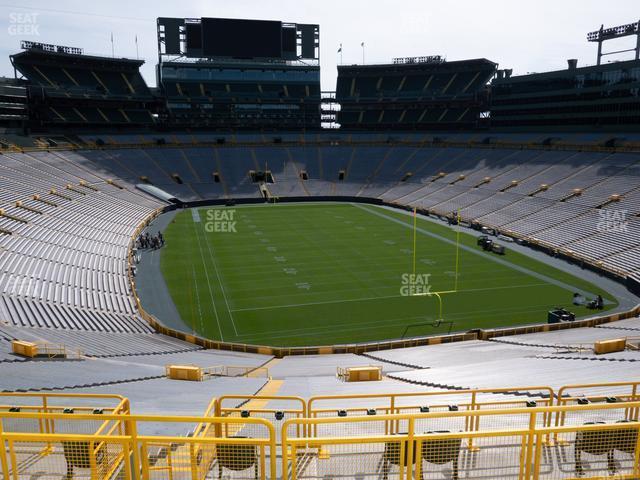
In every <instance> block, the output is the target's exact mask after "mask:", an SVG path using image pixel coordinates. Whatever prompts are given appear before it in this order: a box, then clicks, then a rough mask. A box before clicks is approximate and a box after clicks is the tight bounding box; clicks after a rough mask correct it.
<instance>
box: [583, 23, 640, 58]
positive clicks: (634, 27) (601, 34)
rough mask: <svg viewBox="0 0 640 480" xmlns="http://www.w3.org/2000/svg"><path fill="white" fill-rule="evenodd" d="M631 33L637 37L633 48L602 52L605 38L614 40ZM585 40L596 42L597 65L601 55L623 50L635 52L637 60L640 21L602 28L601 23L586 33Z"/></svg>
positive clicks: (639, 47)
mask: <svg viewBox="0 0 640 480" xmlns="http://www.w3.org/2000/svg"><path fill="white" fill-rule="evenodd" d="M631 35H635V36H636V37H637V39H636V46H635V48H628V49H626V50H617V51H615V52H607V53H602V44H603V43H604V42H606V41H607V40H614V39H616V38H622V37H628V36H631ZM587 41H589V42H596V43H597V44H598V65H600V64H601V63H602V57H604V56H605V55H615V54H618V53H625V52H635V54H636V60H638V59H640V21H638V22H636V23H629V24H627V25H620V26H618V27H611V28H604V25H601V26H600V30H597V31H595V32H591V33H589V34H587Z"/></svg>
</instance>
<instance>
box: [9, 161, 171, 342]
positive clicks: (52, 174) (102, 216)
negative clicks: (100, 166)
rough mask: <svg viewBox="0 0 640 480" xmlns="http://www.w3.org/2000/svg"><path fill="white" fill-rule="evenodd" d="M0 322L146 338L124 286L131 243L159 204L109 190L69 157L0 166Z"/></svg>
mask: <svg viewBox="0 0 640 480" xmlns="http://www.w3.org/2000/svg"><path fill="white" fill-rule="evenodd" d="M0 160H1V161H0V179H2V181H3V182H2V183H3V188H2V191H1V192H0V208H2V209H3V210H4V212H5V216H3V217H1V218H0V223H1V226H2V228H4V229H6V230H8V231H10V232H11V233H12V234H11V235H6V234H3V235H0V249H1V250H2V256H1V257H0V272H1V273H2V275H0V320H1V321H4V322H8V323H10V324H13V325H18V326H25V327H47V328H61V329H70V330H89V331H112V332H150V331H151V329H150V327H149V326H148V325H147V324H146V322H143V321H142V320H141V319H140V318H139V317H138V315H137V312H136V308H135V305H134V303H133V300H132V296H131V290H130V286H129V281H128V276H127V268H128V263H127V257H128V248H129V243H130V241H131V235H132V234H133V232H134V231H135V229H136V228H137V226H138V225H139V224H140V223H141V222H142V221H144V219H145V218H146V217H148V216H149V215H151V214H152V213H153V212H154V210H156V209H158V208H160V207H162V204H161V203H160V202H158V201H156V200H154V199H152V198H150V197H147V196H145V195H143V194H142V193H140V192H138V191H136V190H135V189H134V188H133V187H132V186H131V185H128V184H126V182H120V179H118V183H117V184H116V185H114V184H112V183H109V180H113V177H104V176H102V175H101V173H100V171H97V170H95V169H94V168H88V166H87V163H86V161H85V158H84V157H83V156H80V155H78V154H76V153H74V152H34V153H7V154H4V155H2V157H1V159H0Z"/></svg>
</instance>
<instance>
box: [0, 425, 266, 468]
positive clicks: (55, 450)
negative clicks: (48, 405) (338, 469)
mask: <svg viewBox="0 0 640 480" xmlns="http://www.w3.org/2000/svg"><path fill="white" fill-rule="evenodd" d="M38 419H44V420H45V421H55V422H62V421H64V422H65V425H67V429H68V431H67V432H57V433H21V432H7V431H4V430H3V429H2V428H0V445H2V446H3V448H0V467H1V471H2V474H3V476H2V478H4V479H6V480H26V479H33V478H36V477H39V476H43V475H44V476H45V477H46V478H56V479H61V478H64V479H69V480H70V479H72V478H76V479H79V478H83V479H84V478H86V479H91V480H108V479H112V478H119V479H121V480H140V479H144V480H147V479H149V480H150V479H158V478H169V479H176V480H182V479H185V480H187V479H188V480H204V479H205V478H206V477H207V475H209V472H211V471H212V470H215V471H216V473H218V475H219V476H221V475H222V474H223V473H227V474H228V473H229V472H231V473H232V474H234V475H235V474H237V473H238V472H244V475H246V477H242V478H254V479H258V478H260V479H261V480H264V479H267V478H269V479H274V480H275V479H276V478H277V476H276V461H277V450H276V443H275V439H276V432H275V429H274V427H273V425H271V423H269V422H268V421H266V420H264V419H260V418H239V417H226V418H216V417H172V416H135V415H134V416H132V415H126V416H121V415H105V416H104V420H105V421H107V422H123V423H124V429H123V430H122V431H117V432H116V431H115V430H110V431H109V432H107V431H101V432H99V433H98V432H96V433H90V434H89V433H82V434H79V433H74V432H75V431H76V430H77V429H78V427H77V426H76V424H82V422H87V421H90V420H92V419H93V417H92V416H91V415H86V414H79V415H73V416H65V415H63V414H36V413H13V412H11V413H9V412H2V413H0V420H2V422H5V421H20V420H22V421H29V420H38ZM0 424H1V423H0ZM193 425H199V426H201V425H207V428H205V430H207V431H232V432H233V435H227V436H224V437H220V436H203V435H201V434H197V435H192V436H178V435H177V433H176V434H162V433H163V432H169V433H172V432H178V431H184V430H185V428H190V427H192V426H193ZM209 427H211V428H209ZM147 432H161V434H159V435H148V434H146V433H147ZM246 472H250V474H249V473H246Z"/></svg>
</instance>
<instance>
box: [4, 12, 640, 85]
mask: <svg viewBox="0 0 640 480" xmlns="http://www.w3.org/2000/svg"><path fill="white" fill-rule="evenodd" d="M639 7H640V3H639V2H638V0H609V1H608V2H607V1H602V0H528V1H526V2H524V1H522V0H484V1H479V0H455V1H451V0H449V1H446V0H439V1H433V0H395V1H391V0H276V1H266V0H224V1H223V0H181V1H180V2H176V1H168V0H155V1H154V0H128V1H123V0H110V1H101V2H89V1H86V0H56V2H51V1H50V0H48V1H40V0H20V2H17V1H15V0H14V2H10V1H9V2H2V0H0V23H1V25H0V76H10V77H13V75H14V72H13V68H12V66H11V63H10V61H9V55H10V54H12V53H17V52H19V51H20V40H31V41H35V42H42V43H51V44H55V45H65V46H71V47H81V48H83V49H84V51H85V53H87V54H94V55H105V56H110V55H111V34H113V39H114V51H115V56H116V57H128V58H136V55H139V58H141V59H144V60H145V61H146V63H145V65H144V66H143V67H142V73H143V75H144V77H145V80H146V81H147V83H148V84H149V85H150V86H155V84H156V80H155V64H156V63H157V45H156V17H181V18H182V17H191V18H198V17H224V18H250V19H263V20H282V21H286V22H297V23H318V24H320V57H321V71H322V89H323V90H334V89H335V80H336V76H337V71H336V65H337V64H339V63H340V62H341V61H342V62H343V63H344V64H354V63H362V61H363V49H362V48H361V46H360V45H361V43H362V42H364V43H365V47H364V61H365V63H368V64H369V63H387V62H390V61H391V59H392V58H394V57H412V56H423V55H442V56H444V57H445V58H446V59H447V60H462V59H467V58H488V59H490V60H492V61H494V62H496V63H498V64H499V65H500V68H512V69H513V71H514V75H520V74H526V73H529V72H543V71H549V70H559V69H563V68H566V60H567V59H569V58H577V59H578V61H579V65H592V64H594V63H595V61H596V45H595V44H591V43H588V42H587V41H586V35H587V33H588V32H590V31H593V30H597V29H598V28H599V27H600V25H601V24H603V23H604V25H605V27H607V26H617V25H623V24H627V23H633V22H637V21H638V20H639V19H640V8H639ZM136 36H137V38H138V53H136V42H135V38H136ZM340 44H342V46H343V53H342V59H341V57H340V55H339V54H338V53H337V51H338V48H339V46H340ZM633 47H635V37H628V38H626V39H619V40H615V41H612V42H609V45H608V46H607V44H605V49H607V50H609V51H613V50H620V49H624V48H633ZM631 55H632V54H630V53H627V54H626V57H625V55H617V56H611V57H606V59H607V60H606V61H609V60H616V59H628V58H631Z"/></svg>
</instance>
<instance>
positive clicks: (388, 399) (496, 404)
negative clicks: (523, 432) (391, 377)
mask: <svg viewBox="0 0 640 480" xmlns="http://www.w3.org/2000/svg"><path fill="white" fill-rule="evenodd" d="M516 395H517V396H516ZM554 398H555V394H554V391H553V389H552V388H551V387H547V386H527V387H513V388H491V389H488V388H486V389H473V390H432V391H427V392H411V393H389V394H360V395H326V396H315V397H311V398H310V399H309V400H308V402H307V405H308V406H307V409H308V416H309V418H321V417H334V416H336V415H342V416H345V417H348V416H353V415H355V416H358V415H368V416H373V415H394V414H410V413H427V412H455V411H460V412H471V411H480V410H499V409H510V408H519V407H527V408H533V407H544V406H552V405H553V404H554ZM466 420H467V421H468V423H465V425H464V427H463V428H464V431H465V432H471V431H477V430H479V429H480V418H479V417H468V418H467V419H466ZM542 421H543V424H544V425H545V426H551V422H552V419H551V417H550V416H543V417H542ZM384 427H385V428H384V433H385V434H394V433H396V432H397V431H398V428H399V425H398V424H397V423H393V422H392V423H386V424H385V425H384ZM314 428H315V427H314Z"/></svg>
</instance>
